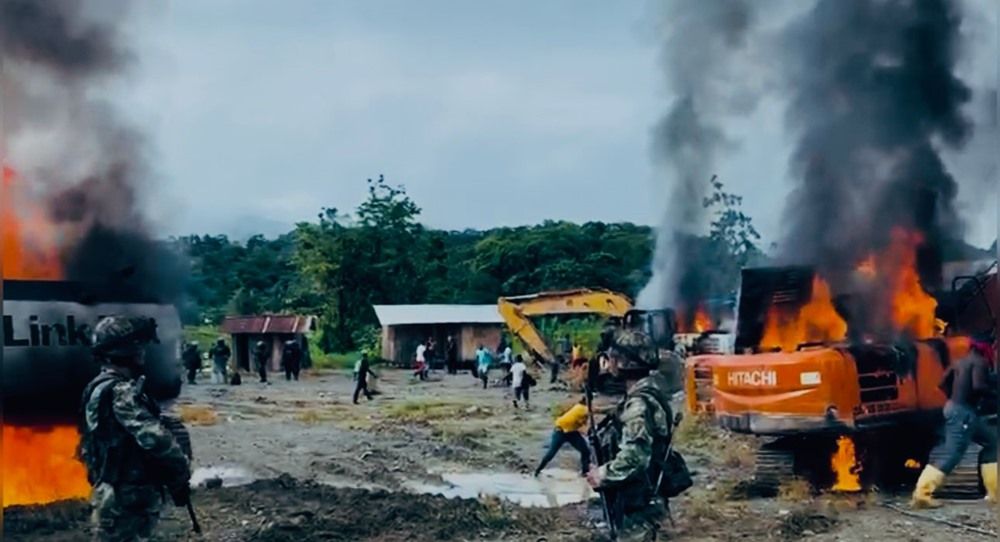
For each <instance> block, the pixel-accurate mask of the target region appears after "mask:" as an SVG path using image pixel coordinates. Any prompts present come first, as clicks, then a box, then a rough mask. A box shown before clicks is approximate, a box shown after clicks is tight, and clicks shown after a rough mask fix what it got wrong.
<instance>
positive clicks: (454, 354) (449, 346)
mask: <svg viewBox="0 0 1000 542" xmlns="http://www.w3.org/2000/svg"><path fill="white" fill-rule="evenodd" d="M444 352H445V356H446V360H447V364H448V374H450V375H453V374H458V343H456V342H455V337H452V336H450V335H449V336H448V340H447V342H445V347H444Z"/></svg>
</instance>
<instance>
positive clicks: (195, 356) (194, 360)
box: [181, 342, 201, 384]
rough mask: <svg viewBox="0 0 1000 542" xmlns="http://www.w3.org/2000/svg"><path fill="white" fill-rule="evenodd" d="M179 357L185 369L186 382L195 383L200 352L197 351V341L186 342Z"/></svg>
mask: <svg viewBox="0 0 1000 542" xmlns="http://www.w3.org/2000/svg"><path fill="white" fill-rule="evenodd" d="M181 359H182V360H183V361H184V368H185V369H187V381H188V384H197V382H195V377H196V376H198V371H200V370H201V352H199V351H198V343H196V342H190V343H188V345H187V346H186V347H184V353H183V354H181Z"/></svg>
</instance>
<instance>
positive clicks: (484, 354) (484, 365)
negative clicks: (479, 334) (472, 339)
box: [476, 345, 493, 390]
mask: <svg viewBox="0 0 1000 542" xmlns="http://www.w3.org/2000/svg"><path fill="white" fill-rule="evenodd" d="M492 362H493V358H492V356H490V351H489V350H487V349H486V347H485V346H483V345H479V349H478V350H476V372H477V373H478V374H479V379H480V380H482V381H483V389H484V390H485V389H486V385H487V383H488V382H489V376H490V363H492Z"/></svg>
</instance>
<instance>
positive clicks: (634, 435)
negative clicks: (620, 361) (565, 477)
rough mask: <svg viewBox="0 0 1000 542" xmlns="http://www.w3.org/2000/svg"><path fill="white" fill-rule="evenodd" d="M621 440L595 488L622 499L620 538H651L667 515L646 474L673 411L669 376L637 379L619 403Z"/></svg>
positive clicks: (660, 447)
mask: <svg viewBox="0 0 1000 542" xmlns="http://www.w3.org/2000/svg"><path fill="white" fill-rule="evenodd" d="M620 419H621V426H622V427H621V442H620V444H619V451H618V453H617V454H616V455H615V457H614V459H612V460H611V461H610V462H608V463H606V464H604V465H602V466H601V468H600V471H599V473H600V474H599V476H600V480H601V482H600V486H599V489H609V490H612V491H614V492H615V493H617V494H618V495H620V496H621V497H620V498H621V499H622V504H621V507H622V512H623V521H622V526H621V532H620V533H619V540H623V541H640V540H642V541H646V540H655V539H656V532H657V530H658V528H659V524H660V522H661V521H662V520H663V518H664V517H665V515H666V506H665V503H664V502H663V500H662V499H660V498H658V497H656V498H654V496H653V495H652V493H651V491H652V489H653V485H655V484H656V482H657V481H656V480H649V479H648V470H649V469H650V466H651V462H652V461H659V458H655V457H653V456H654V455H658V454H662V453H663V452H664V451H665V450H666V446H667V445H668V444H669V442H670V438H671V431H672V427H673V426H672V419H673V418H672V414H671V410H670V391H669V382H668V381H667V378H666V377H665V376H664V375H663V374H662V373H661V372H659V371H654V372H653V373H652V374H650V375H649V376H647V377H646V378H643V379H642V380H640V381H639V382H637V383H636V384H635V385H634V386H633V387H632V388H631V389H630V390H629V396H628V398H627V399H626V401H625V404H624V406H623V408H622V411H621V415H620Z"/></svg>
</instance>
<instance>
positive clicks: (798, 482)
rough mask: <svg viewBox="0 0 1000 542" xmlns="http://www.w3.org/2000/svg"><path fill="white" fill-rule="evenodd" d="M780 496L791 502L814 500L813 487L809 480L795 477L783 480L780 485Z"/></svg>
mask: <svg viewBox="0 0 1000 542" xmlns="http://www.w3.org/2000/svg"><path fill="white" fill-rule="evenodd" d="M778 498H779V499H781V500H782V501H785V502H789V503H802V502H805V501H809V500H812V498H813V487H812V484H810V483H809V481H808V480H804V479H802V478H795V479H793V480H788V481H787V482H783V483H782V484H781V485H780V486H779V487H778Z"/></svg>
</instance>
